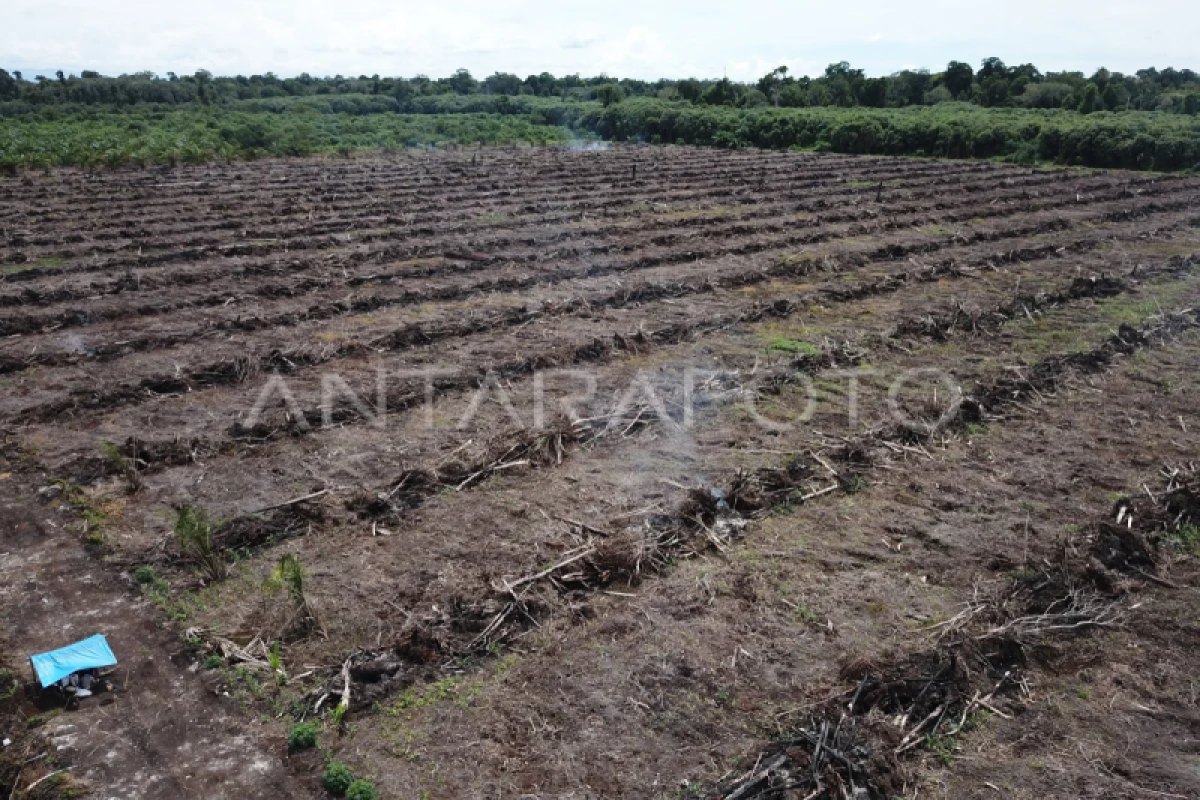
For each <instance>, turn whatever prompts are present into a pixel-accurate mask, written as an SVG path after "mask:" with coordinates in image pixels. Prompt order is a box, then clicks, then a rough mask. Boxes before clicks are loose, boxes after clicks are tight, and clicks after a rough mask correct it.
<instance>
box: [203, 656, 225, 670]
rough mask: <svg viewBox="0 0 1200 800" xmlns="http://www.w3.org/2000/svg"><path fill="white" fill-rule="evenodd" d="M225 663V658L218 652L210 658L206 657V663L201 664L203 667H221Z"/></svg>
mask: <svg viewBox="0 0 1200 800" xmlns="http://www.w3.org/2000/svg"><path fill="white" fill-rule="evenodd" d="M224 665H225V659H223V658H221V657H220V656H219V655H217V654H216V653H213V654H212V655H210V656H209V657H208V658H206V659H204V663H203V664H201V665H200V668H201V669H220V668H221V667H223V666H224Z"/></svg>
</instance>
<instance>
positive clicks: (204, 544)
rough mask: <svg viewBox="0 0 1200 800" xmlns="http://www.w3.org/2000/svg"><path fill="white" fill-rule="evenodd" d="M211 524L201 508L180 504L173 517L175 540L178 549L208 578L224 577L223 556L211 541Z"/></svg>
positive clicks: (220, 578)
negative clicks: (176, 515) (176, 514)
mask: <svg viewBox="0 0 1200 800" xmlns="http://www.w3.org/2000/svg"><path fill="white" fill-rule="evenodd" d="M212 533H213V530H212V525H210V524H209V522H208V514H207V513H205V511H204V509H203V508H199V507H196V506H182V507H181V508H180V509H179V512H178V517H176V519H175V540H176V541H177V542H178V543H179V549H180V550H181V551H183V554H184V555H185V556H187V557H188V558H189V559H191V560H192V561H193V562H194V563H195V564H196V566H197V567H199V568H200V570H201V571H202V572H203V573H204V574H205V575H206V576H207V577H208V578H209V580H213V581H219V580H222V579H224V577H225V557H224V554H223V553H221V551H220V549H219V548H218V547H217V546H216V543H215V542H214V541H213V535H212Z"/></svg>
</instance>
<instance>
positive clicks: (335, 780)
mask: <svg viewBox="0 0 1200 800" xmlns="http://www.w3.org/2000/svg"><path fill="white" fill-rule="evenodd" d="M321 782H322V784H324V786H325V791H327V792H329V793H330V794H331V795H333V796H334V797H345V796H346V792H348V791H349V790H350V786H351V785H352V784H353V783H354V775H352V774H351V772H350V768H349V767H347V766H346V765H345V764H343V763H342V762H340V761H330V762H329V764H328V765H327V766H326V767H325V777H324V779H323V780H322V781H321Z"/></svg>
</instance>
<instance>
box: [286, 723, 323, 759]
mask: <svg viewBox="0 0 1200 800" xmlns="http://www.w3.org/2000/svg"><path fill="white" fill-rule="evenodd" d="M316 743H317V725H316V723H314V722H301V723H299V724H296V725H293V726H292V732H291V733H289V734H288V752H289V753H298V752H300V751H301V750H308V749H310V748H312V747H313V746H314V745H316Z"/></svg>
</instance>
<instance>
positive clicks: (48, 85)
mask: <svg viewBox="0 0 1200 800" xmlns="http://www.w3.org/2000/svg"><path fill="white" fill-rule="evenodd" d="M338 95H356V96H359V95H368V96H373V97H379V98H389V99H390V101H394V104H393V103H391V102H388V103H387V105H388V107H395V108H397V109H399V110H401V111H411V110H413V107H414V106H415V105H417V104H419V103H420V102H421V100H422V98H430V97H439V96H445V95H459V96H470V95H487V96H505V97H520V96H531V97H543V98H557V99H560V100H577V101H597V102H599V103H601V104H602V105H605V106H610V105H614V104H616V103H620V102H622V101H623V100H625V99H628V98H643V97H644V98H656V99H659V100H664V101H668V102H676V103H685V104H691V105H697V106H724V107H732V108H760V107H778V108H807V107H827V106H834V107H839V108H856V107H857V108H907V107H912V106H934V105H939V104H942V103H947V102H965V103H970V104H973V105H977V106H982V107H987V108H1036V109H1066V110H1069V111H1075V112H1078V113H1082V114H1090V113H1093V112H1097V111H1165V112H1169V113H1178V114H1188V115H1197V114H1200V76H1198V75H1197V73H1196V72H1194V71H1192V70H1190V69H1174V68H1170V67H1168V68H1166V69H1162V70H1159V69H1155V68H1153V67H1151V68H1148V69H1142V70H1138V71H1137V72H1136V73H1134V74H1132V75H1126V74H1122V73H1120V72H1110V71H1109V70H1107V69H1103V68H1101V69H1098V70H1096V71H1095V72H1094V73H1092V74H1091V75H1085V74H1084V73H1083V72H1047V73H1043V72H1042V71H1041V70H1039V69H1038V68H1037V67H1036V66H1034V65H1033V64H1020V65H1017V66H1008V65H1006V64H1005V63H1004V62H1003V61H1002V60H1000V59H999V58H995V57H992V58H986V59H984V60H983V61H982V62H981V63H980V66H979V68H978V69H975V68H974V67H972V66H971V65H970V64H968V63H966V62H962V61H951V62H950V63H949V64H947V65H946V68H945V69H944V70H942V71H940V72H932V71H929V70H902V71H900V72H896V73H894V74H891V75H887V76H881V77H869V76H867V75H866V74H865V72H864V70H861V69H855V68H853V67H851V66H850V64H848V63H847V62H844V61H843V62H840V63H837V64H830V65H829V66H828V67H827V68H826V69H825V72H824V73H823V74H821V75H818V76H816V77H809V76H794V75H791V74H789V70H788V69H787V67H779V68H777V69H775V70H772V71H771V72H770V73H768V74H767V75H764V76H763V77H762V78H760V79H759V80H758V81H755V82H752V83H740V82H736V81H731V80H729V79H727V78H722V79H719V80H700V79H696V78H685V79H679V80H675V79H661V80H656V81H645V80H637V79H631V78H620V79H618V78H613V77H610V76H608V75H604V74H601V75H598V76H594V77H590V78H584V77H580V76H579V75H566V76H562V77H556V76H554V75H552V74H550V73H548V72H542V73H540V74H538V75H528V76H526V77H525V78H521V77H519V76H517V75H514V74H512V73H505V72H497V73H494V74H492V75H490V76H488V77H486V78H483V79H482V80H479V79H476V78H475V77H474V76H473V75H472V74H471V73H470V72H469V71H467V70H465V69H460V70H458V71H456V72H455V73H454V74H453V75H450V76H448V77H444V78H436V79H433V78H429V77H427V76H425V75H418V76H416V77H413V78H400V77H394V78H388V77H380V76H379V75H371V76H367V75H359V76H358V77H345V76H341V75H335V76H333V77H320V78H318V77H314V76H311V75H308V74H307V73H304V74H301V75H298V76H296V77H292V78H280V77H278V76H276V75H274V74H272V73H266V74H264V75H251V76H244V75H237V76H228V77H217V76H213V75H212V74H211V73H209V72H207V71H205V70H200V71H197V72H196V73H194V74H192V75H176V74H175V73H170V72H169V73H167V74H166V75H165V76H159V75H156V74H154V73H150V72H139V73H134V74H130V75H121V76H118V77H106V76H103V75H100V74H99V73H97V72H93V71H86V70H85V71H83V72H81V73H80V74H79V75H67V74H65V73H63V72H61V71H60V72H57V73H55V75H54V76H53V77H48V76H44V75H35V76H25V75H22V74H21V73H20V72H12V73H9V72H7V71H5V70H3V69H0V101H4V105H5V107H4V108H3V109H0V111H2V112H3V114H4V115H5V116H18V115H20V114H22V113H29V112H35V111H37V110H38V109H39V108H42V107H45V106H55V105H84V106H91V105H104V106H111V107H121V106H136V105H140V104H161V105H172V106H174V105H192V104H194V105H214V104H216V105H222V104H227V103H230V102H233V101H241V100H269V99H273V98H288V97H309V96H338Z"/></svg>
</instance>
